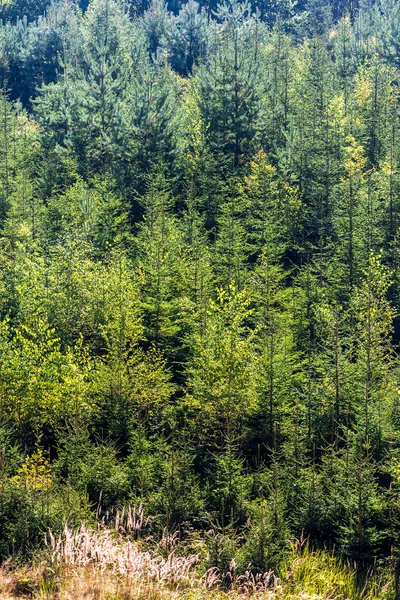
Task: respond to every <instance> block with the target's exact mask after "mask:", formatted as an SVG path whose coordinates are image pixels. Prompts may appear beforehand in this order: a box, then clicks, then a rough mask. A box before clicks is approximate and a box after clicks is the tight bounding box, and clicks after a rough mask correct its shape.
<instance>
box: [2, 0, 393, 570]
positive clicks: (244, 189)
mask: <svg viewBox="0 0 400 600" xmlns="http://www.w3.org/2000/svg"><path fill="white" fill-rule="evenodd" d="M0 16H1V18H2V21H1V23H0V75H1V78H0V79H1V87H2V92H1V95H0V248H1V249H0V556H1V557H2V558H6V557H7V556H9V554H10V553H29V552H30V551H31V550H32V548H33V547H35V545H37V544H38V543H39V541H40V540H41V539H42V534H43V532H44V531H45V530H46V529H47V528H48V527H52V528H53V529H54V530H58V529H61V528H62V527H63V524H64V523H65V522H66V521H68V522H69V523H70V524H72V525H73V524H74V523H75V524H79V522H80V521H81V520H84V519H94V518H95V514H96V510H97V514H99V511H100V512H101V511H103V512H104V511H107V510H112V508H113V507H116V506H123V505H124V504H126V503H128V502H131V503H134V504H137V505H138V504H140V503H143V506H144V508H145V511H146V513H147V514H151V515H160V517H159V519H160V522H161V524H162V526H167V527H169V528H173V527H174V526H176V525H177V524H179V523H182V522H186V523H190V524H191V527H193V528H198V529H199V530H201V529H202V528H204V529H205V528H207V527H209V526H210V524H212V526H213V527H214V528H220V530H221V531H223V532H224V537H223V538H222V539H223V540H224V543H222V542H221V546H219V547H218V551H217V550H216V551H215V556H214V558H213V560H214V563H215V564H217V565H218V566H223V565H224V564H225V563H226V564H228V563H229V561H230V560H231V558H232V556H233V555H235V556H236V560H237V562H238V565H239V567H238V568H247V565H249V564H251V565H252V568H254V569H256V570H264V571H265V570H268V569H269V568H274V567H276V565H278V564H279V560H280V557H281V556H282V553H283V552H284V551H285V545H286V543H287V540H288V539H290V538H291V537H294V536H299V535H300V534H301V532H304V535H305V536H309V538H310V540H311V542H312V543H313V544H315V545H320V546H327V547H330V548H335V549H336V551H337V552H338V553H339V554H341V555H342V556H344V557H347V558H351V559H355V560H357V561H359V562H360V563H361V564H364V565H368V564H370V563H371V562H373V561H374V560H376V559H378V560H382V561H383V560H385V559H386V558H387V557H392V558H393V557H396V556H397V553H398V552H400V547H399V543H400V539H399V535H400V520H399V518H400V497H399V491H400V490H399V486H400V437H399V433H400V362H399V354H398V344H399V340H400V319H399V307H400V246H399V226H400V110H399V108H400V97H399V84H400V41H399V40H400V37H399V35H400V3H399V2H398V0H377V1H376V2H372V0H360V1H357V0H302V1H299V2H295V1H293V0H253V1H252V2H246V1H238V0H230V1H229V2H225V3H221V4H217V3H216V2H215V1H214V0H201V1H200V2H198V1H196V0H188V1H187V2H183V1H181V0H170V1H169V2H164V1H163V0H151V1H148V0H133V1H129V2H128V1H124V0H91V1H90V2H89V4H88V3H87V2H86V1H80V2H74V1H73V0H51V1H50V2H49V1H47V0H40V1H32V0H8V1H3V2H2V3H1V6H0Z"/></svg>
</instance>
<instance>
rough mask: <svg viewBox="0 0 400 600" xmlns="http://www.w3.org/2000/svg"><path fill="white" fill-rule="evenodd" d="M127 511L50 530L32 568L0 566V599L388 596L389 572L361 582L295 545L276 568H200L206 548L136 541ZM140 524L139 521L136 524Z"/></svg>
mask: <svg viewBox="0 0 400 600" xmlns="http://www.w3.org/2000/svg"><path fill="white" fill-rule="evenodd" d="M131 517H132V514H131V513H127V514H125V515H122V516H118V517H117V519H116V521H115V523H114V526H113V527H112V528H111V527H105V526H102V527H99V528H98V529H87V528H86V527H85V526H84V525H82V527H81V528H80V529H79V530H78V531H71V530H70V529H68V527H66V528H65V529H64V532H63V534H62V535H61V536H59V537H58V538H56V537H54V536H53V535H52V534H51V533H50V534H49V536H48V539H47V549H46V551H45V552H44V553H42V554H41V555H40V557H38V558H37V560H36V561H34V562H32V563H31V564H30V565H26V566H24V567H20V568H16V567H14V566H13V564H12V563H11V562H8V563H6V564H5V565H3V567H2V569H1V571H0V599H1V600H15V599H17V598H32V599H33V600H241V599H251V600H346V599H349V600H390V599H392V598H394V592H393V587H392V578H391V576H390V574H381V576H380V577H377V576H376V575H373V574H372V573H371V574H370V575H369V577H367V578H366V580H365V581H364V583H363V585H361V586H360V585H359V583H358V578H357V573H356V569H355V567H351V566H350V565H347V564H344V563H343V562H341V561H339V560H338V559H337V558H336V557H335V556H333V554H331V553H329V552H326V551H323V550H312V549H311V548H310V547H309V545H308V544H307V543H304V542H295V543H293V545H292V546H291V550H290V552H289V553H288V556H287V558H286V560H285V563H284V564H282V565H281V567H280V569H279V572H278V573H276V574H275V573H272V572H268V573H260V574H258V575H256V574H254V573H252V572H250V571H247V572H245V573H238V572H237V568H236V564H235V562H234V561H232V562H231V564H230V566H229V568H228V569H227V570H225V571H224V572H221V571H219V570H218V569H216V568H211V569H208V570H205V569H204V566H203V564H202V561H203V559H204V553H203V554H202V552H201V551H199V552H193V550H192V551H191V552H187V547H186V548H185V547H184V546H183V545H182V543H180V542H179V540H178V538H177V537H176V536H174V535H172V536H171V535H164V537H163V538H162V539H161V541H159V542H155V541H154V540H153V539H151V538H147V539H140V536H139V531H140V527H141V526H142V525H143V521H141V520H140V514H139V518H137V515H134V517H135V518H134V519H132V518H131ZM139 525H140V526H139Z"/></svg>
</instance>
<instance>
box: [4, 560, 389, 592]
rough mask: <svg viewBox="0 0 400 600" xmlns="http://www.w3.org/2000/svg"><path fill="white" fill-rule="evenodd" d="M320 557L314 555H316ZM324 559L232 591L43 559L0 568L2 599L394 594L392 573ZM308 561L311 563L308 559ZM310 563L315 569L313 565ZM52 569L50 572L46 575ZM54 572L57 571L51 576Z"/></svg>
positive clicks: (297, 566) (297, 565) (296, 566)
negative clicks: (54, 565) (47, 563)
mask: <svg viewBox="0 0 400 600" xmlns="http://www.w3.org/2000/svg"><path fill="white" fill-rule="evenodd" d="M314 558H316V557H314ZM324 562H325V561H324V560H322V561H321V564H318V563H317V562H315V564H314V565H311V563H310V560H309V558H307V561H306V562H303V563H302V561H301V559H300V560H299V561H298V562H297V563H296V561H294V562H293V563H292V565H291V566H290V569H289V570H288V572H287V573H286V574H284V575H283V576H282V579H281V580H275V585H272V586H271V587H270V588H269V589H267V588H266V587H264V588H261V587H260V589H258V590H257V589H248V590H247V591H246V589H245V588H243V587H241V588H240V587H237V586H235V585H234V586H233V587H232V588H231V589H230V590H229V591H223V590H221V589H220V588H218V587H216V588H215V589H212V590H209V589H206V588H205V587H204V586H201V585H200V584H199V585H197V586H190V587H188V588H186V589H185V587H184V586H182V587H180V586H179V585H178V586H177V587H175V588H174V587H167V586H165V585H164V584H163V582H156V581H153V582H149V581H148V580H144V581H140V580H130V579H129V578H128V579H127V578H122V577H116V576H115V574H112V573H108V572H102V571H101V570H98V569H97V568H93V565H92V566H90V567H87V568H82V567H77V568H72V569H71V568H68V569H62V570H59V571H58V572H57V574H56V573H55V572H54V571H51V570H50V569H48V567H44V566H43V565H42V564H41V565H36V566H32V565H31V566H29V567H28V566H26V567H19V568H12V567H11V566H10V565H9V566H6V567H5V568H2V569H0V600H23V599H28V598H30V599H31V600H392V599H393V598H394V597H395V596H394V590H393V587H392V584H391V582H390V581H389V578H388V580H387V582H386V583H384V580H383V579H382V578H380V579H375V578H373V577H370V578H367V580H365V581H364V584H363V585H361V586H357V585H355V578H354V573H352V572H351V571H350V570H349V569H348V568H347V567H342V568H340V567H339V566H338V568H337V569H335V568H333V569H330V570H329V569H327V566H328V565H327V563H326V562H325V564H324ZM306 563H307V564H306ZM309 567H311V570H309ZM48 574H50V577H49V576H48ZM52 575H55V577H52Z"/></svg>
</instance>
